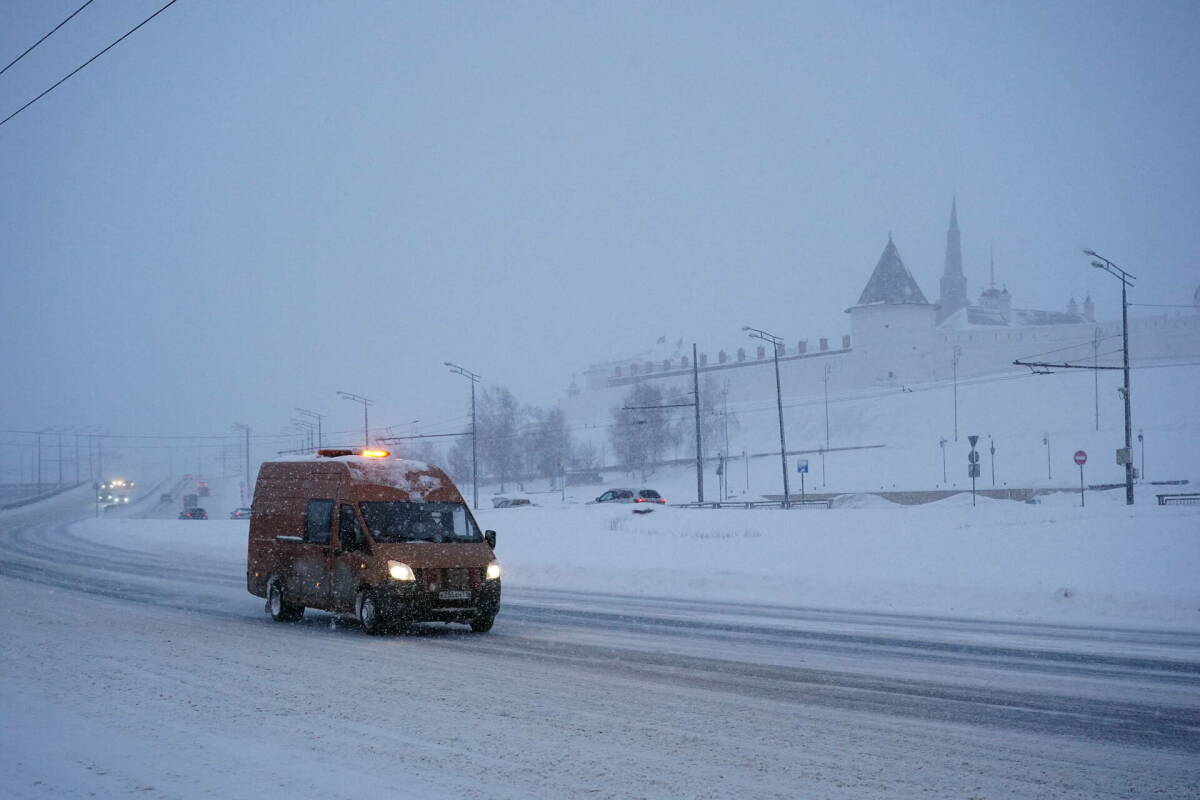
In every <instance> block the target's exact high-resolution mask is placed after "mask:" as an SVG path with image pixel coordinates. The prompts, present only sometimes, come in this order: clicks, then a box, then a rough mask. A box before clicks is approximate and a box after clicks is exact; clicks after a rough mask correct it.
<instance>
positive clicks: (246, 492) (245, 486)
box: [233, 422, 253, 505]
mask: <svg viewBox="0 0 1200 800" xmlns="http://www.w3.org/2000/svg"><path fill="white" fill-rule="evenodd" d="M233 429H234V430H235V431H242V432H243V433H245V434H246V474H245V477H244V478H243V479H242V505H246V501H247V500H248V499H249V498H250V497H252V496H253V490H252V489H251V488H250V426H249V425H243V424H242V423H240V422H235V423H233Z"/></svg>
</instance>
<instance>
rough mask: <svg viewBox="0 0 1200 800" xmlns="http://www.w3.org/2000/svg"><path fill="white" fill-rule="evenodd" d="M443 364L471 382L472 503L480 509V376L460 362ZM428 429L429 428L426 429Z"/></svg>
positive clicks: (444, 362) (476, 508)
mask: <svg viewBox="0 0 1200 800" xmlns="http://www.w3.org/2000/svg"><path fill="white" fill-rule="evenodd" d="M442 366H444V367H449V368H450V371H451V372H453V373H454V374H456V375H462V376H463V377H464V378H466V379H467V380H469V381H470V382H471V504H472V505H473V506H474V507H475V510H476V511H478V510H479V451H478V449H477V446H478V441H477V437H476V436H475V384H477V383H479V376H478V375H476V374H475V373H474V372H471V370H469V369H467V368H466V367H460V366H459V365H458V364H454V363H451V362H449V361H443V362H442ZM426 430H428V429H426Z"/></svg>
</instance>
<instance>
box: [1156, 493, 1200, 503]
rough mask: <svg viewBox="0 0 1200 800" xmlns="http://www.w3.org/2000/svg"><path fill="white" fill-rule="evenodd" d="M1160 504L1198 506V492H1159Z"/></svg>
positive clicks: (1199, 499) (1199, 500)
mask: <svg viewBox="0 0 1200 800" xmlns="http://www.w3.org/2000/svg"><path fill="white" fill-rule="evenodd" d="M1155 497H1157V498H1158V504H1159V505H1160V506H1200V492H1190V493H1189V492H1180V493H1178V494H1159V495H1155Z"/></svg>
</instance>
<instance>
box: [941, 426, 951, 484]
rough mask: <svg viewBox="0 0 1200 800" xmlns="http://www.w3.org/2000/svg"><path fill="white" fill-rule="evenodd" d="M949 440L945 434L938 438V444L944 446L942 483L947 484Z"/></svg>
mask: <svg viewBox="0 0 1200 800" xmlns="http://www.w3.org/2000/svg"><path fill="white" fill-rule="evenodd" d="M947 441H949V440H948V439H947V438H946V437H945V436H943V437H941V438H940V439H938V446H939V447H941V448H942V485H943V486H945V485H946V442H947Z"/></svg>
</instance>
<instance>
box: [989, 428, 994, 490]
mask: <svg viewBox="0 0 1200 800" xmlns="http://www.w3.org/2000/svg"><path fill="white" fill-rule="evenodd" d="M988 450H990V451H991V452H992V488H993V489H995V488H996V442H995V440H994V439H992V435H991V434H990V433H989V434H988Z"/></svg>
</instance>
